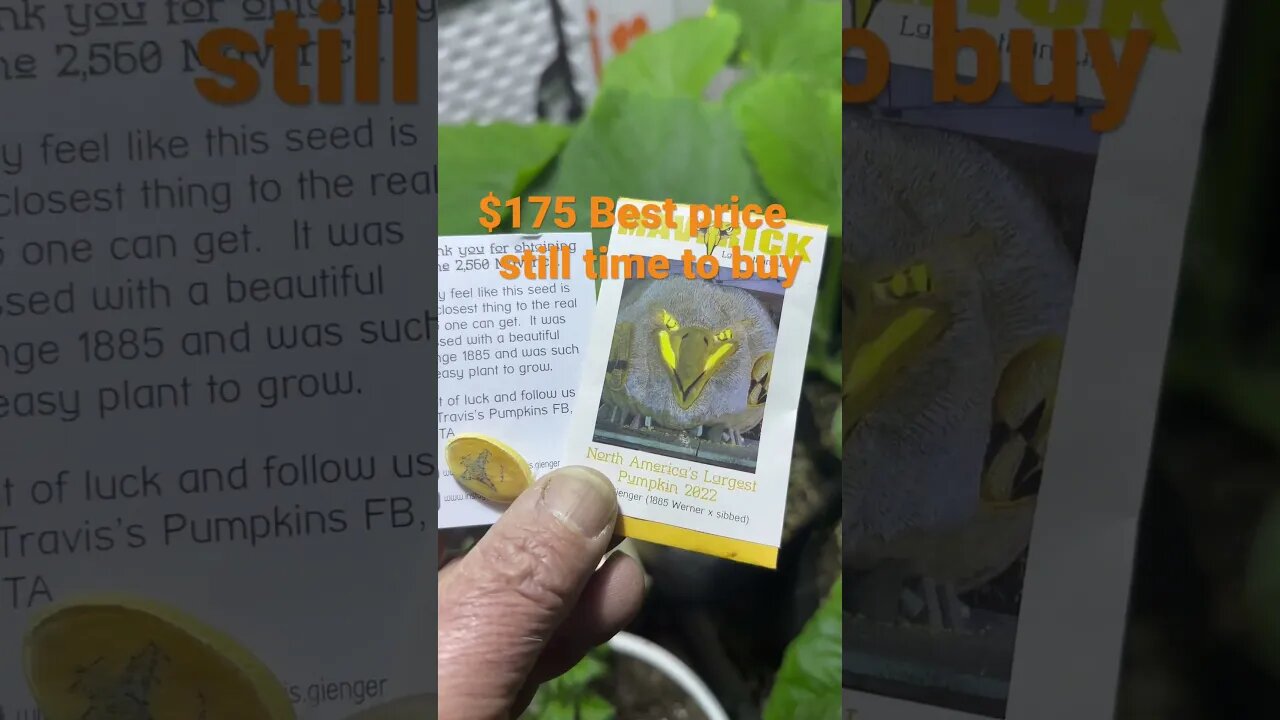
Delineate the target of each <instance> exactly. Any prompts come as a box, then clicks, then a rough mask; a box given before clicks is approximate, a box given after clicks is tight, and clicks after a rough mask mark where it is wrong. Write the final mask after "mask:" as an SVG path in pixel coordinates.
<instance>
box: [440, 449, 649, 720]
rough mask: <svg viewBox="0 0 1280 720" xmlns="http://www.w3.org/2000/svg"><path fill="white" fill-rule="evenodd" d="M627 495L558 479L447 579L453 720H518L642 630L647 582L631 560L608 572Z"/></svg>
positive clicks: (569, 471) (447, 691) (614, 561)
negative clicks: (557, 682) (563, 680)
mask: <svg viewBox="0 0 1280 720" xmlns="http://www.w3.org/2000/svg"><path fill="white" fill-rule="evenodd" d="M617 515H618V498H617V495H616V493H615V491H614V488H613V485H612V483H610V482H609V480H608V478H606V477H605V476H604V475H601V474H600V473H599V472H596V471H595V470H591V469H588V468H583V467H565V468H560V469H557V470H554V471H552V472H550V473H548V474H547V476H546V477H544V478H542V479H541V480H540V481H538V482H537V483H535V484H534V485H533V487H531V488H529V489H528V490H526V491H525V492H524V493H522V494H521V495H520V497H518V498H516V500H515V502H513V503H512V504H511V506H510V507H508V508H507V510H506V512H504V513H503V515H502V517H501V518H499V520H498V522H497V523H495V524H494V526H493V527H492V528H490V529H489V531H488V532H487V533H486V534H485V535H484V537H482V538H481V539H480V541H479V542H477V543H476V545H475V547H474V548H472V549H471V551H470V552H468V553H467V554H466V555H464V556H463V557H461V558H459V559H457V560H455V561H454V562H452V563H450V564H449V565H447V566H445V567H444V568H442V569H441V570H440V580H439V605H438V608H439V612H438V615H437V620H438V622H439V631H438V643H439V644H438V646H437V648H438V650H437V661H438V667H439V671H438V673H437V680H438V682H439V693H440V695H439V711H440V718H441V719H442V720H507V719H508V718H511V717H515V716H517V715H519V714H520V713H521V712H523V711H524V709H525V708H526V707H527V706H528V704H529V701H530V700H531V699H532V698H533V694H534V692H535V691H536V690H537V688H538V685H539V684H541V683H543V682H546V681H547V680H550V679H552V678H554V677H556V676H558V675H560V674H562V673H564V672H565V671H567V670H569V669H570V668H571V667H573V666H574V665H575V664H576V663H577V662H578V661H579V660H581V659H582V657H583V656H584V655H585V654H586V653H587V652H588V651H589V650H591V649H592V648H594V647H595V646H597V645H600V644H602V643H604V642H606V641H607V640H608V639H609V638H610V637H612V636H613V635H614V634H615V633H617V632H618V631H619V630H621V629H622V628H623V627H625V626H626V625H627V623H629V622H630V621H631V619H632V618H633V617H635V614H636V613H637V612H638V611H639V610H640V604H641V602H642V600H643V597H644V575H643V573H642V571H641V570H640V567H639V565H638V564H637V563H636V562H635V561H634V560H633V559H632V558H631V557H629V556H628V555H626V554H624V553H614V554H613V555H612V556H611V557H610V558H609V560H608V561H607V562H605V563H604V565H603V566H601V567H600V568H599V570H597V569H596V567H597V566H598V565H600V559H601V558H602V557H604V554H605V553H606V552H608V550H609V549H610V545H611V540H612V539H613V528H614V524H615V522H616V521H617Z"/></svg>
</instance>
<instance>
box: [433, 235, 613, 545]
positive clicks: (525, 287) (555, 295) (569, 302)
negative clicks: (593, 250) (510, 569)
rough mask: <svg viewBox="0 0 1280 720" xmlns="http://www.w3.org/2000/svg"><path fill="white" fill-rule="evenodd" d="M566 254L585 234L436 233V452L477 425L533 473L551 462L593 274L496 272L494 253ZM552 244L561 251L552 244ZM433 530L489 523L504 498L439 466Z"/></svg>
mask: <svg viewBox="0 0 1280 720" xmlns="http://www.w3.org/2000/svg"><path fill="white" fill-rule="evenodd" d="M548 246H549V247H552V248H567V249H568V251H569V253H568V257H570V258H571V259H574V261H575V262H576V261H577V260H576V258H577V257H578V256H579V255H580V254H581V253H582V251H583V250H584V249H586V248H588V247H590V246H591V234H590V233H558V234H546V235H532V236H529V235H473V236H453V237H442V238H440V259H439V278H440V289H439V295H438V300H439V308H440V310H439V312H440V343H439V345H440V360H439V371H438V376H439V379H440V399H439V408H438V417H439V432H440V457H444V449H445V446H446V445H447V444H448V442H449V440H450V439H451V438H453V437H454V436H456V435H458V434H459V433H483V434H485V435H489V436H492V437H494V438H496V439H498V440H500V441H502V442H503V443H505V444H507V445H509V446H510V447H511V448H512V449H514V450H516V451H517V452H519V453H520V455H521V456H522V457H524V459H525V460H526V461H527V462H528V463H529V466H530V469H531V470H532V471H533V475H534V478H535V479H536V478H538V477H540V476H542V475H543V474H545V473H546V472H548V471H550V470H552V469H554V468H556V467H557V466H559V465H560V461H561V459H562V457H563V456H564V447H565V440H566V437H567V434H568V431H569V418H570V416H571V414H572V412H573V407H574V406H575V405H576V404H577V403H576V400H575V396H576V395H577V392H578V379H579V373H580V371H581V369H582V355H583V352H584V350H585V348H586V347H587V344H588V342H589V334H588V333H589V330H590V323H589V321H590V318H591V313H592V310H593V308H594V306H595V283H594V282H592V281H591V280H590V279H588V278H587V277H586V275H585V274H584V273H583V272H582V269H581V268H580V267H579V268H571V269H570V272H569V273H568V277H564V276H563V275H564V274H563V273H561V277H558V278H547V279H527V278H524V277H520V278H516V279H513V280H505V279H503V278H501V277H500V276H499V275H498V260H499V259H500V258H502V257H504V256H507V255H519V254H521V253H523V252H524V251H525V250H530V251H537V250H538V249H539V248H543V247H548ZM560 252H563V250H561V251H560ZM439 493H440V500H439V506H440V509H439V522H438V526H439V528H441V529H444V528H454V527H469V526H476V525H491V524H493V522H494V521H496V520H497V519H498V516H499V515H501V514H502V511H503V510H504V509H505V506H503V505H501V504H498V503H493V502H490V501H488V500H485V499H483V498H481V497H479V496H477V495H476V494H475V493H472V492H469V491H468V490H466V489H465V488H463V487H462V486H461V485H460V484H459V483H458V481H457V480H455V479H454V477H453V473H452V472H450V471H449V468H448V467H446V466H441V468H440V480H439Z"/></svg>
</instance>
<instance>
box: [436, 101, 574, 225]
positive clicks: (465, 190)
mask: <svg viewBox="0 0 1280 720" xmlns="http://www.w3.org/2000/svg"><path fill="white" fill-rule="evenodd" d="M569 133H570V128H568V127H565V126H563V125H551V124H547V123H538V124H535V125H515V124H512V123H495V124H493V125H484V126H480V125H441V126H440V135H439V140H440V167H441V168H443V170H444V171H443V176H444V177H443V178H442V179H441V182H440V234H441V235H470V234H472V233H477V232H481V228H480V225H479V224H478V223H477V221H476V220H477V218H479V217H480V200H481V198H483V197H485V196H486V195H488V194H489V193H494V194H496V195H497V196H498V200H499V202H505V201H506V199H507V198H509V197H511V196H513V195H515V194H516V193H519V192H521V191H523V190H524V189H525V188H526V187H528V186H529V183H530V182H532V181H533V179H534V178H536V177H537V176H538V175H539V174H541V173H542V171H543V170H544V169H546V167H547V164H548V163H550V162H551V161H552V159H554V158H555V156H556V154H557V153H559V152H560V149H561V148H562V147H563V146H564V143H565V141H566V140H568V139H569Z"/></svg>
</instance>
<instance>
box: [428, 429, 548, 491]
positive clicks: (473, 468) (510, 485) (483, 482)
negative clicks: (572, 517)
mask: <svg viewBox="0 0 1280 720" xmlns="http://www.w3.org/2000/svg"><path fill="white" fill-rule="evenodd" d="M444 452H445V462H446V463H448V465H449V470H450V471H451V472H452V473H453V477H454V478H455V479H457V481H458V483H459V484H461V485H462V486H463V487H465V488H466V489H467V490H470V491H471V492H473V493H475V494H476V495H479V496H480V497H482V498H485V499H486V500H492V501H494V502H500V503H510V502H512V501H513V500H515V499H516V498H517V497H519V496H520V493H522V492H524V491H525V490H526V489H528V487H529V486H530V485H532V484H533V470H532V469H531V468H530V467H529V463H528V462H527V461H526V460H525V459H524V458H523V457H521V455H520V453H518V452H516V451H515V449H514V448H512V447H511V446H509V445H507V444H506V443H504V442H502V441H500V440H497V439H495V438H491V437H489V436H487V435H481V434H479V433H460V434H459V435H457V436H456V437H454V438H453V439H452V440H450V441H449V444H448V445H446V446H445V451H444Z"/></svg>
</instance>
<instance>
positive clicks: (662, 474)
mask: <svg viewBox="0 0 1280 720" xmlns="http://www.w3.org/2000/svg"><path fill="white" fill-rule="evenodd" d="M653 205H654V203H653V202H652V201H644V200H635V199H628V198H622V199H619V200H618V203H617V208H618V213H617V217H622V216H623V215H624V212H623V211H624V208H625V207H626V206H630V208H631V210H633V211H635V212H636V213H637V215H638V214H640V212H641V210H642V209H643V208H644V207H646V206H653ZM691 215H692V211H691V208H690V206H688V205H682V204H676V206H675V211H674V213H673V216H672V219H673V220H674V221H675V222H674V226H672V227H668V226H666V225H663V226H661V227H656V228H645V227H644V226H643V225H638V226H636V227H631V228H628V227H624V226H622V225H621V224H616V225H615V226H614V228H613V231H612V233H611V234H610V237H609V243H608V247H609V251H608V254H609V256H610V257H611V258H613V259H614V260H617V259H618V258H622V257H629V258H635V257H639V258H641V259H642V261H641V262H640V263H639V264H640V265H643V266H645V267H648V266H649V261H650V260H652V259H653V258H655V257H663V258H666V260H667V263H666V265H667V267H668V269H669V271H668V272H667V273H665V276H663V275H664V274H663V273H661V272H658V273H649V272H646V273H645V274H644V276H639V275H638V274H637V275H636V276H632V277H627V276H625V275H626V274H625V273H620V272H619V273H614V274H611V275H609V276H608V277H606V278H605V279H603V280H602V281H601V283H600V295H599V297H598V298H597V300H596V306H595V313H594V315H593V316H592V320H591V326H590V338H591V339H590V343H589V344H588V345H587V348H586V350H585V356H584V358H583V361H582V367H583V370H582V376H581V378H580V383H579V386H578V391H577V393H576V394H575V402H576V405H575V407H574V412H573V417H572V420H571V421H570V427H569V432H568V437H567V439H566V442H565V446H566V450H565V457H564V461H563V464H564V465H585V466H587V467H591V468H594V469H596V470H599V471H600V472H602V473H604V474H605V476H606V477H608V478H609V479H610V480H611V481H612V482H613V484H614V486H615V488H616V489H617V493H618V507H619V518H618V525H617V533H618V534H619V535H622V536H625V537H629V538H634V539H636V540H641V541H645V542H651V543H657V544H661V545H667V546H670V547H675V548H679V549H682V550H689V551H692V552H697V553H703V554H707V555H713V556H716V557H720V558H726V559H729V560H734V561H736V562H742V563H749V564H752V565H758V566H761V567H766V568H776V567H777V562H778V548H779V545H780V544H781V542H782V529H783V523H784V516H785V512H786V504H787V484H788V480H789V478H790V476H791V458H792V455H793V446H794V443H795V435H796V417H797V414H798V409H799V406H800V398H801V388H802V385H803V382H804V374H805V364H806V354H807V348H808V347H809V341H810V329H811V326H812V321H813V315H814V308H815V307H816V303H817V296H818V283H819V280H820V278H821V273H822V266H823V256H824V253H825V250H826V245H827V228H826V227H825V226H822V225H815V224H812V223H808V222H804V221H802V220H795V219H790V218H787V219H784V220H783V221H782V222H781V226H780V227H769V226H759V227H754V228H753V227H751V226H750V225H744V226H743V227H734V226H732V224H730V225H729V226H728V227H726V226H725V225H723V224H720V223H723V222H726V221H725V220H713V222H714V223H715V224H717V225H718V230H717V231H716V232H715V233H710V232H707V233H702V232H699V231H697V230H695V229H693V228H694V227H695V225H696V223H694V222H693V218H692V217H691ZM775 224H776V223H775ZM631 265H632V266H634V265H636V263H631ZM627 266H628V265H626V264H623V267H627Z"/></svg>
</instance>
